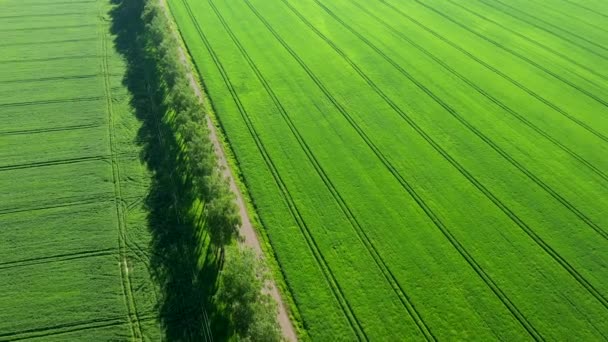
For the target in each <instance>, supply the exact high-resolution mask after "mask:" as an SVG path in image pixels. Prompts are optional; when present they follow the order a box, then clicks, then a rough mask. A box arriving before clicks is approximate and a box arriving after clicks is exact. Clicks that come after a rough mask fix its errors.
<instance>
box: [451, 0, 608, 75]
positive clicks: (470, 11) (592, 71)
mask: <svg viewBox="0 0 608 342" xmlns="http://www.w3.org/2000/svg"><path fill="white" fill-rule="evenodd" d="M447 2H449V3H451V4H452V5H454V6H456V7H459V8H461V9H463V10H464V11H466V12H468V13H471V14H472V15H474V16H476V17H478V18H481V19H483V20H485V21H487V22H490V23H492V24H494V25H496V26H498V27H500V28H501V29H503V30H505V31H508V32H510V33H511V34H513V35H516V36H518V37H519V38H522V39H524V40H527V41H528V42H530V43H532V44H534V45H536V46H539V47H540V48H542V49H544V50H546V51H549V52H550V53H552V54H554V55H556V56H558V57H560V58H562V59H564V60H565V61H567V62H569V63H570V64H572V65H575V66H577V67H579V68H581V69H583V70H585V71H587V72H588V73H590V74H592V75H594V76H596V77H599V78H601V79H603V80H604V81H608V76H605V75H602V74H599V73H598V72H597V71H595V70H594V69H591V68H589V67H587V66H586V65H584V64H582V63H579V62H577V61H575V60H574V59H572V58H570V57H568V56H566V55H565V54H563V53H561V52H559V51H557V50H555V49H553V48H551V47H549V46H547V45H545V44H543V43H540V42H539V41H537V40H535V39H532V38H530V37H531V36H526V35H524V34H521V33H519V32H517V31H515V30H513V29H510V28H509V27H507V26H506V25H503V24H501V23H499V22H497V21H495V20H492V19H490V18H488V17H486V16H484V15H482V14H480V13H478V12H475V11H473V10H472V9H470V8H467V7H465V6H464V5H462V4H460V3H458V2H456V1H454V0H448V1H447ZM579 76H580V75H579Z"/></svg>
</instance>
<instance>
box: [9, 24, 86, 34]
mask: <svg viewBox="0 0 608 342" xmlns="http://www.w3.org/2000/svg"><path fill="white" fill-rule="evenodd" d="M96 26H97V25H95V24H79V25H65V26H44V27H20V28H11V29H3V30H0V32H22V31H42V30H59V29H71V28H84V27H96Z"/></svg>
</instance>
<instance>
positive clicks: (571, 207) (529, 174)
mask: <svg viewBox="0 0 608 342" xmlns="http://www.w3.org/2000/svg"><path fill="white" fill-rule="evenodd" d="M315 1H317V0H315ZM416 1H418V0H416ZM352 32H353V33H355V31H352ZM355 34H357V35H359V34H358V33H355ZM363 39H365V38H363ZM369 44H371V43H369ZM369 44H368V45H369ZM369 46H370V47H372V45H369ZM373 48H374V50H376V52H377V53H378V54H380V55H382V56H384V58H385V59H386V60H387V61H388V62H389V63H391V64H392V65H393V66H394V67H395V68H396V69H397V70H399V71H400V72H401V74H403V75H404V76H406V77H407V78H408V79H410V80H411V81H412V82H413V83H415V84H416V85H417V86H418V88H419V89H420V90H422V91H423V92H425V93H426V94H427V95H428V96H429V97H431V98H432V99H433V100H434V101H435V102H436V103H437V104H439V105H440V106H441V107H442V108H443V109H445V110H446V111H447V112H448V113H450V114H451V115H452V116H453V117H454V118H456V119H457V120H458V121H459V122H460V123H461V124H463V125H464V126H465V127H466V128H468V129H469V130H470V131H471V132H473V133H474V134H475V135H476V136H477V137H479V138H480V139H481V140H483V141H484V142H485V143H486V144H487V145H488V146H490V147H491V148H492V149H493V150H494V151H495V152H497V153H498V154H499V155H501V156H502V157H503V158H504V159H505V160H507V161H508V162H509V163H510V164H511V165H513V166H514V167H516V168H517V169H518V170H519V171H521V172H522V173H523V174H525V175H526V176H527V177H528V178H529V179H530V180H532V181H533V182H534V183H536V184H537V185H538V186H540V187H541V188H542V189H543V190H545V191H546V192H547V193H549V194H550V195H551V196H552V197H553V198H554V199H556V200H557V201H558V202H560V203H561V204H562V205H563V206H564V207H566V208H567V209H568V210H570V211H571V212H572V213H573V214H575V215H576V216H577V217H578V218H579V219H580V220H581V221H583V222H585V224H586V225H587V226H589V227H590V228H592V229H593V230H594V231H595V232H597V233H598V234H599V235H600V236H602V237H603V238H605V239H607V240H608V232H606V231H604V230H603V229H602V227H600V226H599V225H598V224H596V223H595V222H593V221H592V220H591V219H590V218H589V217H587V216H586V215H585V214H584V213H583V212H581V211H580V210H579V209H578V208H576V207H575V206H574V205H573V204H572V203H570V202H569V201H568V200H566V199H565V198H564V197H562V196H561V195H560V194H559V193H557V192H556V191H555V190H553V189H552V188H551V187H550V186H549V185H547V184H546V183H545V182H543V181H542V180H541V179H540V178H538V177H537V176H536V175H534V174H533V173H532V172H530V171H529V170H528V169H527V168H526V167H525V166H524V165H522V164H521V163H519V162H518V161H517V160H515V159H514V158H513V157H512V156H511V155H509V154H508V153H507V152H505V151H504V150H503V149H502V148H500V146H498V145H497V144H496V143H494V141H492V140H491V139H490V138H488V137H487V136H486V135H485V134H483V133H482V132H481V131H480V130H479V129H477V128H476V127H475V126H473V125H472V124H471V123H469V122H468V121H467V120H466V119H465V118H464V117H463V116H462V115H460V113H458V112H457V111H456V110H455V109H454V108H452V107H451V106H450V105H448V104H447V103H445V102H444V101H443V100H441V99H440V98H439V97H438V96H437V95H435V94H434V93H433V92H432V91H430V89H428V88H426V86H424V85H423V84H422V83H420V82H418V81H417V80H415V79H414V78H413V77H412V76H411V75H410V74H409V73H408V72H407V71H406V70H405V69H403V68H402V67H401V66H399V65H398V64H397V63H396V62H395V61H393V60H392V59H391V58H390V57H388V56H386V55H385V54H384V52H382V50H380V49H378V48H377V47H373Z"/></svg>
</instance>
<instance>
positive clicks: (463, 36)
mask: <svg viewBox="0 0 608 342" xmlns="http://www.w3.org/2000/svg"><path fill="white" fill-rule="evenodd" d="M169 4H170V7H171V10H172V13H173V15H174V16H175V18H176V21H177V24H178V26H179V29H180V31H181V33H182V35H183V37H184V39H185V41H186V44H187V47H188V49H189V51H190V53H191V55H192V57H193V59H194V61H195V63H196V65H197V67H198V69H199V72H200V74H201V76H202V79H203V82H204V85H205V86H206V88H207V91H208V93H209V95H210V98H211V101H212V103H213V106H214V109H215V111H216V114H217V117H218V120H219V123H220V124H221V126H222V128H223V129H224V131H225V133H226V136H227V139H228V141H229V143H230V146H231V148H232V149H233V152H234V154H235V157H236V159H237V161H238V165H239V167H240V170H241V172H242V176H243V179H244V181H245V183H246V185H247V187H248V190H249V192H250V195H251V197H252V200H253V202H254V204H255V207H256V209H257V211H258V214H259V216H260V219H261V221H262V224H263V228H264V232H265V234H267V236H268V239H269V242H270V245H271V247H272V249H273V250H274V252H275V254H276V257H277V260H278V263H279V266H280V268H281V272H282V274H283V275H284V277H285V280H286V283H287V285H288V288H289V291H290V292H291V293H292V295H293V298H294V300H295V306H294V307H293V309H294V310H295V311H297V313H298V316H299V317H301V320H302V324H303V326H304V328H305V330H306V332H307V334H308V336H309V337H310V338H312V339H313V340H318V341H329V340H395V339H403V340H471V339H474V340H484V341H487V340H532V339H534V340H543V339H547V340H566V339H573V340H585V341H591V340H604V339H606V338H607V337H608V268H607V267H606V263H607V262H608V241H607V240H608V215H607V213H606V210H607V209H606V208H608V157H607V156H608V119H607V118H608V29H606V27H608V25H606V24H607V23H608V19H607V18H608V6H607V5H606V4H604V3H603V2H601V1H591V0H551V1H524V0H521V1H520V0H515V1H502V0H475V1H459V0H448V1H435V0H420V1H410V0H407V1H397V0H382V1H380V0H374V1H362V0H303V1H293V0H238V1H226V0H170V1H169Z"/></svg>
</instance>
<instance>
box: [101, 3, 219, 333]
mask: <svg viewBox="0 0 608 342" xmlns="http://www.w3.org/2000/svg"><path fill="white" fill-rule="evenodd" d="M112 2H113V4H114V6H115V7H114V8H113V9H112V11H111V12H110V20H111V31H112V34H113V35H114V36H115V41H114V45H115V48H116V49H117V51H118V52H119V53H120V54H121V56H122V57H123V58H124V60H125V61H126V65H127V70H126V74H125V77H124V79H123V84H124V85H125V86H126V87H127V88H128V90H129V92H130V96H131V97H132V98H131V106H132V108H133V110H134V115H136V116H137V118H138V119H139V120H140V122H141V128H140V130H139V132H138V138H137V140H138V143H139V144H140V147H141V150H142V152H141V159H142V160H143V161H144V162H145V165H147V167H148V168H149V170H150V171H151V174H152V175H153V179H152V183H151V187H150V189H149V192H148V195H147V198H146V200H145V204H146V206H147V210H148V211H149V214H148V222H147V223H148V227H149V231H150V234H151V236H152V239H151V241H152V242H151V244H150V246H149V255H150V260H149V263H150V266H151V269H152V273H154V274H153V275H152V278H153V281H154V282H155V283H156V286H157V287H158V288H159V291H160V298H159V303H158V314H159V321H160V324H161V327H162V329H163V331H162V334H163V335H164V338H165V339H167V340H170V341H204V340H208V339H210V338H213V339H226V338H227V336H228V335H229V332H228V331H227V326H228V324H227V320H226V318H225V317H223V316H222V314H221V311H220V310H219V309H218V308H217V307H215V305H214V303H213V300H212V296H213V294H214V293H215V290H216V284H217V281H216V280H217V276H218V270H219V267H220V265H219V264H218V260H219V258H217V257H216V255H215V253H213V252H211V249H210V248H208V245H209V244H208V243H206V242H204V241H205V240H206V238H205V236H204V235H205V232H204V229H202V228H201V223H200V222H201V221H202V220H201V218H200V217H199V215H197V213H196V212H197V211H198V212H200V211H201V210H200V208H198V209H199V210H196V207H197V206H199V207H200V204H197V202H196V198H195V196H194V195H193V194H192V191H190V189H191V188H192V187H191V184H190V182H191V180H190V179H189V177H188V176H187V174H186V170H185V167H184V161H183V159H182V158H183V155H182V153H181V149H180V146H179V142H178V140H177V139H176V136H175V134H174V131H173V129H172V127H171V122H170V120H168V111H167V108H166V107H165V105H164V104H163V99H165V98H166V96H167V94H166V93H165V89H164V88H163V87H162V85H161V78H160V75H159V74H158V70H157V69H156V68H155V65H154V60H153V59H151V58H150V57H149V56H148V55H147V54H146V51H145V50H144V48H143V47H144V44H143V39H144V32H145V31H144V30H145V24H146V23H145V22H144V20H143V19H142V13H143V9H144V0H122V1H121V0H113V1H112Z"/></svg>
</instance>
